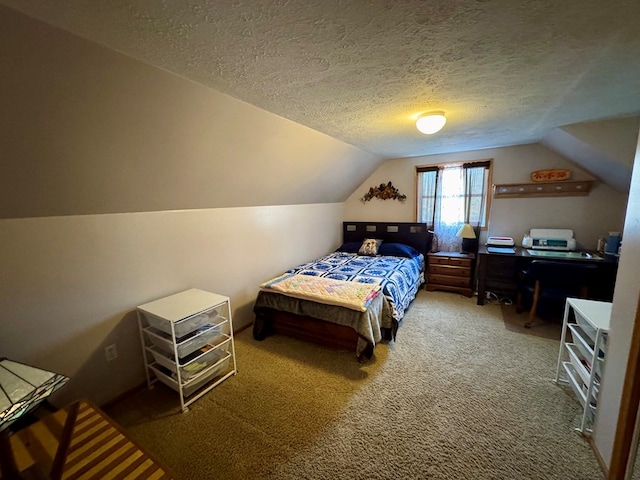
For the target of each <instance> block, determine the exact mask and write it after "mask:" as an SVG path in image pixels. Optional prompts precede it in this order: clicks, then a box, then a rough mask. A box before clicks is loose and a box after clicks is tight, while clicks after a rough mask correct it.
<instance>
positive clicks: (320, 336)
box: [253, 222, 431, 361]
mask: <svg viewBox="0 0 640 480" xmlns="http://www.w3.org/2000/svg"><path fill="white" fill-rule="evenodd" d="M365 239H377V240H381V241H382V242H381V243H379V244H378V249H379V251H378V255H363V254H362V253H363V252H362V251H360V254H359V253H358V251H359V250H360V249H361V248H363V242H364V240H365ZM430 243H431V235H430V234H429V233H428V231H427V225H426V224H424V223H408V222H400V223H385V222H344V223H343V243H342V245H341V247H340V248H339V249H338V250H337V251H335V252H331V253H329V254H327V255H325V256H323V257H321V258H318V259H316V260H314V261H312V262H308V263H305V264H302V265H298V266H296V267H294V268H291V269H289V270H288V271H287V272H285V273H284V274H283V275H281V276H279V277H276V278H275V279H271V280H269V281H267V282H264V283H263V284H262V285H261V286H260V287H261V288H260V291H259V292H258V296H257V298H256V301H255V304H254V313H255V321H254V324H253V336H254V338H255V339H256V340H263V339H264V338H266V337H267V336H269V335H273V334H283V335H289V336H293V337H296V338H299V339H302V340H306V341H312V342H315V343H320V344H322V345H326V346H330V347H334V348H341V349H349V350H352V351H354V352H355V353H356V356H357V358H358V360H360V361H366V360H368V359H370V358H371V356H372V355H373V351H374V348H375V345H376V344H377V343H379V342H381V341H383V340H386V341H391V340H395V338H396V333H397V330H398V328H399V326H400V324H401V322H402V318H403V317H404V313H405V311H406V309H407V308H408V307H409V305H410V303H411V301H412V300H413V299H414V298H415V295H416V293H417V292H418V290H419V288H420V286H421V285H422V284H423V283H424V265H425V258H426V253H427V251H428V250H429V248H430ZM283 285H284V286H283ZM289 286H293V288H297V289H298V290H287V288H289ZM280 287H282V288H280ZM318 290H320V291H321V292H322V293H323V294H322V295H316V296H314V294H315V293H316V291H318ZM343 290H344V291H345V292H349V293H350V294H351V296H352V297H353V298H354V300H353V301H352V302H350V303H345V302H346V301H345V300H344V299H339V300H337V301H332V298H327V297H328V295H326V292H327V291H328V292H330V293H331V294H335V292H336V291H339V292H342V291H343ZM303 292H304V293H303ZM309 292H312V293H311V294H309ZM367 292H369V293H367ZM356 297H357V298H356ZM350 300H351V299H349V301H350ZM359 300H362V303H360V304H359V303H358V301H359Z"/></svg>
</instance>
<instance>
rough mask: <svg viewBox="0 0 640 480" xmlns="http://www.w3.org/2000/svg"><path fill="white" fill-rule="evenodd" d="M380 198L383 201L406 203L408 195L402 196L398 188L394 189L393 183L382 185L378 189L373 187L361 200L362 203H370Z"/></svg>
mask: <svg viewBox="0 0 640 480" xmlns="http://www.w3.org/2000/svg"><path fill="white" fill-rule="evenodd" d="M374 197H375V198H379V199H381V200H389V199H391V200H400V201H401V202H404V201H405V200H406V199H407V196H406V195H402V194H401V193H400V192H399V191H398V189H397V188H396V187H394V186H393V185H392V184H391V182H389V183H387V184H386V185H385V184H384V183H381V184H380V185H379V186H377V187H371V188H370V189H369V191H368V192H367V193H365V195H364V197H362V198H361V199H360V201H362V202H368V201H369V200H371V199H372V198H374Z"/></svg>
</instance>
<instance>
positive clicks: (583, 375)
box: [567, 343, 591, 384]
mask: <svg viewBox="0 0 640 480" xmlns="http://www.w3.org/2000/svg"><path fill="white" fill-rule="evenodd" d="M567 350H568V351H569V359H570V360H571V365H572V366H573V369H574V371H575V372H576V373H577V374H578V375H579V376H580V379H581V380H582V381H583V382H584V383H586V384H588V383H589V377H590V375H591V370H590V369H591V367H590V366H588V364H587V365H585V364H583V362H584V361H585V358H583V355H582V353H581V350H580V349H579V348H578V346H577V345H576V344H574V343H568V344H567Z"/></svg>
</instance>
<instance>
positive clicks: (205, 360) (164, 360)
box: [150, 341, 229, 383]
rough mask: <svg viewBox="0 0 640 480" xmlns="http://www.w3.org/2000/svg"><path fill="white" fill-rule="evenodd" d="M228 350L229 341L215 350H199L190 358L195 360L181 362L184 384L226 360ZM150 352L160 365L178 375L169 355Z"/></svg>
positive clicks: (153, 350)
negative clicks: (206, 369)
mask: <svg viewBox="0 0 640 480" xmlns="http://www.w3.org/2000/svg"><path fill="white" fill-rule="evenodd" d="M228 349H229V342H228V341H227V342H226V343H224V344H222V345H220V346H218V347H215V348H210V349H209V350H207V351H205V352H201V351H200V350H197V351H196V352H194V353H193V354H191V355H190V356H189V357H193V358H189V357H187V358H188V360H187V361H185V362H184V363H183V362H180V364H179V365H180V376H181V378H182V380H183V383H184V382H185V381H188V380H189V379H190V378H192V377H194V376H195V375H197V374H198V373H200V372H201V371H202V370H204V369H205V368H207V367H210V366H211V365H213V364H214V363H216V362H217V361H219V360H221V359H222V358H224V357H225V356H226V355H227V352H228ZM150 351H151V353H152V355H153V358H154V359H155V361H156V362H157V363H158V364H160V365H162V366H163V367H165V368H167V369H168V370H170V371H171V372H172V373H176V364H175V362H174V361H173V359H172V358H171V356H169V355H167V354H166V353H164V352H161V351H159V350H156V349H154V348H153V347H152V348H151V349H150Z"/></svg>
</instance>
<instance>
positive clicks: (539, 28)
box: [0, 0, 640, 157]
mask: <svg viewBox="0 0 640 480" xmlns="http://www.w3.org/2000/svg"><path fill="white" fill-rule="evenodd" d="M0 3H3V4H5V5H7V6H10V7H12V8H15V9H16V10H19V11H21V12H23V13H25V14H27V15H30V16H32V17H35V18H38V19H40V20H44V21H46V22H48V23H51V24H53V25H55V26H58V27H60V28H63V29H65V30H68V31H71V32H73V33H76V34H78V35H80V36H82V37H85V38H88V39H90V40H93V41H96V42H98V43H100V44H103V45H105V46H107V47H110V48H112V49H115V50H119V51H121V52H125V53H126V54H128V55H130V56H132V57H134V58H137V59H139V60H142V61H144V62H147V63H150V64H153V65H156V66H159V67H162V68H164V69H166V70H169V71H172V72H175V73H177V74H180V75H182V76H184V77H187V78H190V79H192V80H194V81H197V82H200V83H202V84H205V85H209V86H211V87H213V88H215V89H217V90H220V91H222V92H225V93H227V94H229V95H231V96H233V97H235V98H238V99H241V100H244V101H246V102H249V103H251V104H253V105H256V106H258V107H261V108H263V109H265V110H268V111H270V112H273V113H276V114H278V115H281V116H283V117H286V118H288V119H291V120H293V121H295V122H298V123H301V124H303V125H306V126H309V127H311V128H313V129H316V130H319V131H321V132H324V133H326V134H328V135H331V136H333V137H335V138H338V139H340V140H343V141H345V142H348V143H350V144H353V145H355V146H357V147H360V148H362V149H364V150H368V151H370V152H373V153H377V154H380V155H383V156H385V157H404V156H415V155H427V154H434V153H446V152H456V151H463V150H469V149H478V148H485V147H493V146H503V145H513V144H522V143H530V142H535V141H538V140H540V139H541V138H542V137H544V136H545V135H546V134H547V133H548V132H550V131H551V130H552V129H554V128H555V127H558V126H562V125H567V124H574V123H579V122H584V121H591V120H600V119H605V118H611V117H618V116H625V115H634V114H638V113H640V27H639V23H638V19H640V2H639V1H637V0H629V1H611V2H604V1H602V0H518V1H514V0H475V1H473V0H466V1H464V0H433V1H422V2H421V1H409V0H405V1H391V0H389V1H375V0H374V1H353V0H352V1H347V0H345V1H339V0H298V1H287V0H234V1H220V0H218V1H215V0H195V1H170V0H164V1H159V0H158V1H150V0H147V1H135V2H134V1H124V0H95V1H91V2H87V1H85V0H67V1H65V2H62V3H61V2H59V1H56V0H31V1H29V2H25V1H24V0H0ZM428 110H444V111H445V112H446V113H447V117H448V123H447V125H446V126H445V128H444V130H443V131H441V132H440V133H438V134H436V135H433V136H424V135H422V134H420V133H418V132H417V130H416V129H415V127H414V121H415V117H416V116H417V115H418V114H419V113H421V112H424V111H428Z"/></svg>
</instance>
